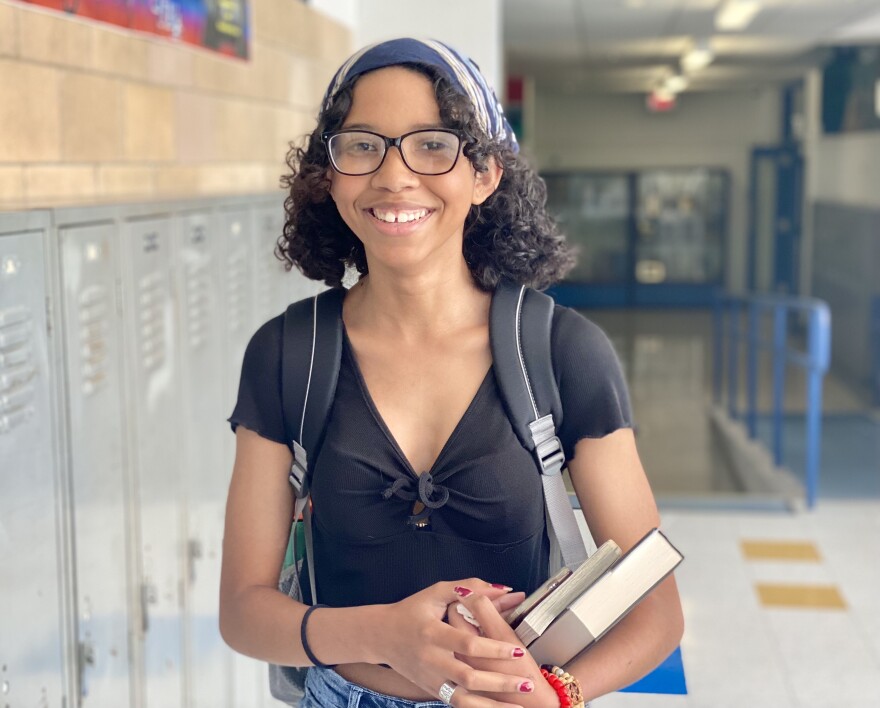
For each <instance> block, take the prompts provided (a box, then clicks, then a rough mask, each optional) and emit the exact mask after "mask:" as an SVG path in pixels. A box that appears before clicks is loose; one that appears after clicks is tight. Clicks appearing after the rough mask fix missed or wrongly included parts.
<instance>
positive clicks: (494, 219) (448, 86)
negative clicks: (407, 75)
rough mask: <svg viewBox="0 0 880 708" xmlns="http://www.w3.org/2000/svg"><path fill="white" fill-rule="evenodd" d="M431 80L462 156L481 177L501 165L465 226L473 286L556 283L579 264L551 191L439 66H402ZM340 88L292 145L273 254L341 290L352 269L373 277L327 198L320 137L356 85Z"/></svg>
mask: <svg viewBox="0 0 880 708" xmlns="http://www.w3.org/2000/svg"><path fill="white" fill-rule="evenodd" d="M401 66H404V67H406V68H408V69H411V70H413V71H417V72H419V73H422V74H424V75H425V76H427V77H428V79H430V80H431V82H432V84H433V87H434V94H435V96H436V97H437V104H438V106H439V108H440V118H441V120H442V122H443V125H444V126H445V127H447V128H451V129H454V130H458V131H461V132H462V133H463V135H464V143H465V147H464V155H465V157H467V159H468V160H469V161H470V163H471V164H472V165H473V167H474V169H475V170H477V171H478V172H485V171H486V170H487V169H488V167H487V164H488V161H489V160H490V159H492V158H494V159H495V160H497V161H498V163H499V164H500V165H501V167H502V168H503V174H502V177H501V181H500V183H499V185H498V188H497V189H496V190H495V192H494V193H493V194H492V195H491V196H490V197H489V198H488V199H486V201H484V202H483V203H482V204H480V205H474V206H472V207H471V209H470V212H469V213H468V216H467V218H466V219H465V224H464V248H463V252H464V258H465V262H466V263H467V265H468V267H469V269H470V271H471V274H472V275H473V278H474V281H475V282H476V283H477V285H478V286H479V287H481V288H482V289H483V290H486V291H491V290H493V289H494V288H495V286H496V285H497V284H498V282H499V281H500V280H501V279H502V278H509V279H510V280H512V281H514V282H515V283H518V284H521V285H528V286H530V287H534V288H540V289H543V288H546V287H548V286H549V285H551V284H553V283H555V282H557V281H559V280H561V279H562V277H563V276H565V274H566V273H567V272H568V271H569V270H570V269H571V267H572V266H573V265H574V256H573V252H572V250H571V248H570V247H569V246H568V244H567V243H566V242H565V238H564V237H563V236H562V235H561V234H560V233H559V231H558V230H557V228H556V224H555V222H554V221H553V219H552V218H551V217H550V216H549V214H547V211H546V209H545V204H546V201H547V190H546V187H545V185H544V181H543V180H542V179H541V178H540V177H539V176H538V174H537V173H536V172H535V170H534V169H533V168H532V167H531V166H530V165H529V164H528V163H527V162H526V161H525V160H524V159H523V158H522V157H521V156H520V155H519V154H517V153H515V152H513V150H511V148H510V147H509V146H508V145H507V144H505V143H501V142H499V141H494V140H490V139H489V138H488V136H487V135H486V133H485V131H484V130H483V129H482V128H481V127H480V124H479V122H478V120H477V117H476V113H475V111H474V108H473V106H472V105H471V102H470V100H469V99H467V98H466V97H465V96H463V95H461V94H460V93H459V91H458V89H457V88H456V87H455V86H454V85H453V84H452V83H451V82H450V81H449V80H448V79H447V78H446V77H444V76H443V75H442V74H440V73H439V71H437V69H435V68H434V67H431V66H428V65H423V64H412V63H406V64H401ZM358 78H359V77H355V78H354V79H352V80H349V81H348V82H346V83H345V84H343V86H342V87H341V88H340V89H339V92H338V93H337V94H336V96H335V98H334V100H333V102H332V103H331V104H330V106H329V107H327V108H326V109H325V110H323V111H322V112H321V114H320V115H319V116H318V125H317V127H316V128H315V130H314V131H312V133H311V134H310V135H308V136H306V138H305V145H304V147H298V146H296V145H294V144H293V143H291V145H290V151H289V152H288V153H287V166H288V167H289V168H290V173H289V174H286V175H284V176H283V177H282V178H281V184H282V186H283V187H285V188H286V189H288V190H289V194H288V196H287V198H286V199H285V200H284V210H285V213H286V220H285V223H284V233H283V234H282V235H281V236H280V237H279V239H278V243H277V245H276V248H275V254H276V255H277V256H278V258H279V259H281V260H283V261H285V262H286V266H287V268H288V269H291V268H292V267H293V266H296V267H297V268H299V270H300V271H302V273H303V274H304V275H305V276H306V277H308V278H311V279H313V280H322V281H324V282H325V283H326V284H327V285H329V286H331V287H339V286H340V285H341V284H342V279H343V276H344V275H345V272H346V268H347V267H353V268H355V269H356V270H357V271H358V272H359V273H361V274H362V275H363V274H366V273H367V272H368V267H367V257H366V253H365V251H364V247H363V244H362V243H361V241H360V240H359V239H358V237H357V236H356V235H355V234H354V233H353V232H352V231H351V229H350V228H349V227H348V225H347V224H346V223H345V222H344V221H343V220H342V217H341V216H340V215H339V211H338V210H337V209H336V204H335V202H334V201H333V199H332V198H331V196H330V180H329V179H328V178H327V174H328V169H329V168H330V163H329V158H328V156H327V152H326V150H325V147H324V143H323V141H322V139H321V135H322V134H323V133H324V132H327V131H333V130H338V129H339V128H340V127H341V126H342V123H343V121H344V120H345V118H346V116H347V115H348V112H349V110H351V103H352V95H353V91H354V85H355V83H356V82H357V79H358Z"/></svg>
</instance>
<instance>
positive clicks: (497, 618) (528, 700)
mask: <svg viewBox="0 0 880 708" xmlns="http://www.w3.org/2000/svg"><path fill="white" fill-rule="evenodd" d="M516 595H518V596H519V602H521V601H522V600H523V599H525V598H524V595H523V593H516ZM507 597H511V596H507ZM505 600H506V598H505V597H502V598H497V599H495V600H494V601H493V600H491V599H490V598H488V597H486V596H477V595H472V596H470V597H466V598H462V599H461V600H460V601H459V602H455V603H452V604H451V605H450V606H449V624H450V625H452V626H453V627H455V628H457V629H461V630H462V631H465V632H470V633H471V634H473V635H476V636H483V637H485V638H488V639H495V640H499V641H505V642H510V643H513V644H518V645H519V646H520V647H522V642H521V641H520V639H519V637H517V636H516V632H514V631H513V629H511V628H510V625H508V624H507V622H506V620H505V619H504V615H506V614H507V612H508V611H509V610H511V609H513V608H514V607H516V605H517V604H519V602H517V603H513V604H511V603H510V602H505ZM458 605H461V606H462V607H463V608H464V610H459V609H458ZM465 610H466V611H467V612H469V613H470V616H469V617H467V618H466V617H465V616H464V615H463V614H462V613H463V612H464V611H465ZM465 614H466V613H465ZM472 623H475V624H478V625H479V628H478V627H476V626H474V624H472ZM523 650H524V651H525V656H524V657H523V658H521V659H512V660H511V659H484V658H474V657H465V656H460V657H458V658H460V659H461V660H462V661H465V662H466V663H467V664H468V665H470V666H472V667H473V668H474V669H477V670H478V671H492V672H495V673H502V674H515V675H516V676H517V677H520V676H527V677H528V680H529V681H530V682H531V684H532V688H533V690H532V691H530V692H526V693H523V692H521V691H517V693H510V692H505V691H499V692H486V695H487V697H491V698H493V699H495V700H499V701H512V702H516V703H518V704H520V705H522V706H523V707H524V708H532V707H534V708H547V707H548V706H558V705H559V697H558V696H557V695H556V691H555V690H554V689H553V688H552V687H551V686H550V684H549V683H547V681H546V680H545V679H544V677H543V676H542V675H541V667H539V666H538V665H537V663H535V660H534V659H533V658H532V655H531V654H529V652H528V650H527V649H525V647H523Z"/></svg>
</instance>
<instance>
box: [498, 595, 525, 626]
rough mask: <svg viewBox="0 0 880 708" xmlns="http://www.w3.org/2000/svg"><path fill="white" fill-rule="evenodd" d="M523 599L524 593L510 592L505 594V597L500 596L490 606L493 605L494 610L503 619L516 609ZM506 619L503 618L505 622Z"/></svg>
mask: <svg viewBox="0 0 880 708" xmlns="http://www.w3.org/2000/svg"><path fill="white" fill-rule="evenodd" d="M525 599H526V594H525V593H524V592H510V593H507V595H502V596H501V597H499V598H497V599H495V600H492V604H493V605H495V609H496V610H498V613H499V614H500V615H501V616H502V617H504V616H505V615H506V614H507V613H508V612H510V611H511V610H512V609H513V608H514V607H518V606H519V605H520V604H521V603H522V601H523V600H525ZM506 619H507V618H506V617H505V621H506Z"/></svg>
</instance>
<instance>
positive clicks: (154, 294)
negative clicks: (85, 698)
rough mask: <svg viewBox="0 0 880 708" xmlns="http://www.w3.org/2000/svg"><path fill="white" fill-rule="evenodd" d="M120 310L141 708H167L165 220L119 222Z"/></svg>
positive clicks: (170, 516) (174, 447)
mask: <svg viewBox="0 0 880 708" xmlns="http://www.w3.org/2000/svg"><path fill="white" fill-rule="evenodd" d="M123 244H124V268H123V283H122V291H123V308H124V309H123V311H124V319H125V321H126V353H127V355H128V356H126V360H127V362H128V367H127V371H126V374H127V376H126V378H127V381H128V383H129V390H128V393H129V396H128V400H129V404H128V406H129V410H130V411H131V419H130V421H131V424H130V426H129V431H128V432H129V435H128V441H129V445H130V450H131V456H132V471H133V479H134V480H135V482H134V485H133V492H134V494H133V498H134V502H135V514H136V517H137V519H138V522H139V523H138V524H137V526H136V531H137V534H138V535H137V541H138V544H137V545H138V556H139V561H140V565H139V568H138V571H139V572H138V575H139V581H140V603H141V612H142V620H143V621H142V622H141V623H140V624H139V625H138V627H137V629H138V630H139V631H137V632H136V635H135V636H136V637H137V638H138V639H139V640H140V642H138V643H136V645H135V646H136V647H137V648H138V650H139V652H142V656H139V657H137V664H136V665H138V666H139V667H140V668H141V669H142V670H143V678H144V686H143V690H144V692H145V700H144V705H145V706H146V707H147V708H173V707H174V706H179V705H180V704H181V702H182V698H183V684H182V658H183V657H182V642H183V636H182V632H183V627H182V623H181V610H182V585H181V583H182V574H181V567H182V565H183V553H182V548H183V539H182V535H181V525H182V518H181V517H182V513H183V508H182V505H181V503H180V502H181V500H180V477H181V475H182V474H183V473H184V470H185V460H184V459H183V456H182V455H181V454H180V445H179V440H178V438H177V434H178V418H177V402H176V397H177V392H178V389H179V387H180V384H181V381H180V374H179V372H178V369H177V365H176V361H175V355H174V352H175V337H176V327H175V325H174V308H173V301H172V290H171V288H172V279H171V221H170V220H169V219H147V220H143V221H140V220H138V221H130V222H126V223H125V224H124V226H123Z"/></svg>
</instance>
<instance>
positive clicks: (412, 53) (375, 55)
mask: <svg viewBox="0 0 880 708" xmlns="http://www.w3.org/2000/svg"><path fill="white" fill-rule="evenodd" d="M406 63H417V64H426V65H428V66H432V67H434V68H435V69H437V70H438V71H439V72H440V73H441V74H442V75H443V76H444V77H445V78H446V79H448V80H449V81H450V82H452V84H453V86H455V87H456V88H457V89H458V90H459V92H460V93H461V94H462V95H463V96H465V97H466V98H467V99H468V100H469V101H470V102H471V104H472V105H473V106H474V109H475V111H476V115H477V120H478V121H479V123H480V126H481V127H482V128H483V130H484V131H485V132H486V134H487V135H488V136H489V138H491V139H493V140H497V141H498V142H502V143H507V144H508V145H509V146H510V147H511V149H512V150H513V151H514V152H518V151H519V145H518V144H517V142H516V136H515V135H514V134H513V130H512V129H511V127H510V124H509V123H508V122H507V119H506V118H505V117H504V110H503V109H502V108H501V103H500V102H499V101H498V98H497V97H496V96H495V92H494V91H493V90H492V88H491V87H490V86H489V84H488V83H487V82H486V79H485V78H484V77H483V75H482V74H481V73H480V68H479V67H478V66H477V65H476V64H475V63H474V62H473V61H471V60H470V59H468V58H467V57H466V56H464V55H462V54H459V53H458V52H457V51H455V50H454V49H453V48H452V47H449V46H447V45H446V44H443V43H442V42H438V41H436V40H421V39H411V38H403V39H391V40H388V41H387V42H380V43H379V44H373V45H370V46H368V47H364V48H363V49H361V50H360V51H359V52H356V53H355V54H353V55H352V56H351V57H349V58H348V60H347V61H346V62H345V63H344V64H343V65H342V66H341V67H339V70H338V71H337V72H336V75H335V76H334V77H333V79H332V81H330V85H329V86H328V87H327V92H326V93H325V94H324V101H323V104H322V105H323V110H325V111H326V110H327V109H328V108H329V107H330V104H331V103H332V102H333V99H334V98H336V94H337V93H338V92H339V89H340V88H341V87H342V85H343V84H344V83H345V82H346V81H348V80H349V79H353V78H355V77H357V76H360V75H361V74H365V73H367V72H368V71H373V70H374V69H381V68H383V67H386V66H396V65H399V64H406Z"/></svg>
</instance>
